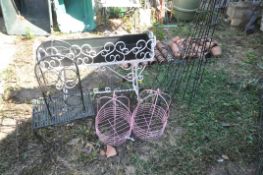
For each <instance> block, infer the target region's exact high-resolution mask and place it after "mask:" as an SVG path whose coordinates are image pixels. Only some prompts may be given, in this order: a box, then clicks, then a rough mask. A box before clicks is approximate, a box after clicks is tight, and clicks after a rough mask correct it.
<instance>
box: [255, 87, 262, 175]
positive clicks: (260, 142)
mask: <svg viewBox="0 0 263 175" xmlns="http://www.w3.org/2000/svg"><path fill="white" fill-rule="evenodd" d="M262 85H263V84H262ZM262 85H261V86H262ZM261 88H262V87H261ZM257 155H258V166H257V170H256V175H262V174H263V90H262V89H261V91H260V113H259V124H258V154H257Z"/></svg>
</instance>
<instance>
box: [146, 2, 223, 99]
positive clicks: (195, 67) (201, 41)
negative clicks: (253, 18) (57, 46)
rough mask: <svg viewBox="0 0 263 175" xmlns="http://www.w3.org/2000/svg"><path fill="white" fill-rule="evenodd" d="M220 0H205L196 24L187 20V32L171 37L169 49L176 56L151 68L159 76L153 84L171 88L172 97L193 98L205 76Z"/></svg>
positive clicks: (197, 14)
mask: <svg viewBox="0 0 263 175" xmlns="http://www.w3.org/2000/svg"><path fill="white" fill-rule="evenodd" d="M220 2H221V0H209V1H207V0H202V1H201V4H200V6H199V8H198V10H197V12H196V15H195V19H194V20H193V24H187V25H188V26H189V27H188V28H189V31H188V32H187V34H182V36H180V37H179V38H181V39H179V38H176V37H175V38H174V39H171V38H168V39H169V40H171V41H170V42H171V43H170V44H169V46H170V47H167V48H165V49H166V50H167V52H169V53H172V55H173V57H174V58H173V61H168V63H167V64H163V65H158V66H156V68H153V69H152V68H149V69H148V71H151V69H152V70H153V71H155V72H157V73H150V75H151V76H153V75H154V76H155V78H154V80H155V81H152V84H151V86H152V87H153V88H161V89H163V90H164V91H165V92H169V93H170V94H171V95H172V98H174V97H175V96H176V97H184V98H185V97H188V100H189V101H191V100H192V97H193V96H194V95H195V93H196V91H197V89H198V87H199V85H200V82H201V80H202V77H203V73H204V68H205V65H206V63H207V62H208V56H209V53H210V49H211V48H212V45H213V44H214V43H213V42H212V38H213V34H214V30H215V27H216V25H217V23H218V19H219V18H218V16H219V12H220V10H219V8H217V4H218V3H220ZM177 29H178V31H180V26H179V25H178V26H177V27H176V28H175V31H177ZM181 30H185V28H183V29H181ZM178 35H180V33H179V34H178ZM157 46H158V45H157ZM173 46H176V48H175V47H173ZM169 60H171V59H169ZM156 69H157V71H156Z"/></svg>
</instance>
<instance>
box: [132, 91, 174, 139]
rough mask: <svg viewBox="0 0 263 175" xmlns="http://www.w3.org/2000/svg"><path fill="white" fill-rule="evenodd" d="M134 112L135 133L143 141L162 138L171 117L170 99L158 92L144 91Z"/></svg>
mask: <svg viewBox="0 0 263 175" xmlns="http://www.w3.org/2000/svg"><path fill="white" fill-rule="evenodd" d="M140 97H141V98H142V100H141V101H140V102H139V103H138V105H137V107H136V108H135V110H134V112H133V120H134V123H133V133H134V134H135V135H136V136H137V137H139V138H140V139H143V140H151V139H157V138H159V137H161V136H162V134H163V132H164V129H165V127H166V124H167V119H168V116H169V111H170V110H169V106H170V100H171V99H170V97H169V96H168V95H167V94H164V93H162V92H161V91H160V90H159V89H158V90H156V91H155V90H144V91H142V92H141V94H140Z"/></svg>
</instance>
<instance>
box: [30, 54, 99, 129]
mask: <svg viewBox="0 0 263 175" xmlns="http://www.w3.org/2000/svg"><path fill="white" fill-rule="evenodd" d="M35 75H36V78H37V81H38V83H39V88H40V90H41V92H42V95H43V98H42V99H39V100H37V101H36V103H35V106H34V109H33V128H40V127H46V126H50V125H56V124H61V123H66V122H69V121H72V120H75V119H79V118H83V117H87V116H92V115H94V111H93V108H92V104H91V100H90V96H89V93H86V94H83V92H82V86H81V81H80V76H79V70H78V67H77V65H76V64H75V63H74V62H73V61H72V60H71V59H69V58H68V57H65V56H60V55H53V56H46V57H43V58H42V59H41V60H39V61H38V62H37V64H36V66H35Z"/></svg>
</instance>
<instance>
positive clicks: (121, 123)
mask: <svg viewBox="0 0 263 175" xmlns="http://www.w3.org/2000/svg"><path fill="white" fill-rule="evenodd" d="M97 110H98V112H97V116H96V119H95V128H96V134H97V135H98V137H99V139H100V141H101V142H103V143H104V144H108V145H112V146H118V145H121V144H123V143H124V142H125V141H126V139H127V138H129V137H130V135H131V131H132V127H131V125H132V114H131V112H130V101H129V99H128V98H127V97H125V96H116V95H115V93H114V94H113V97H108V96H103V97H100V98H99V99H98V100H97Z"/></svg>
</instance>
